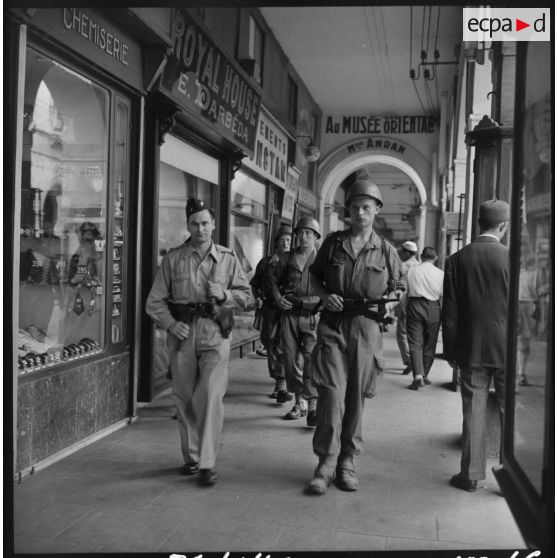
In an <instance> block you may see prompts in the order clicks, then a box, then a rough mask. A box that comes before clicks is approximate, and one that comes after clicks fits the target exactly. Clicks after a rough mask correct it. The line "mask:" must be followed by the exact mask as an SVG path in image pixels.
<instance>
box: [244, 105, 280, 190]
mask: <svg viewBox="0 0 558 558" xmlns="http://www.w3.org/2000/svg"><path fill="white" fill-rule="evenodd" d="M287 145H288V138H287V134H285V133H284V132H283V131H282V130H281V129H280V128H279V127H278V125H276V124H275V123H274V122H273V121H272V120H271V118H270V117H269V116H267V115H266V113H265V112H264V111H263V110H262V111H261V112H260V118H259V120H258V127H257V131H256V144H255V147H254V153H253V154H252V156H251V157H249V158H248V157H246V158H245V159H244V160H243V161H242V164H243V165H245V166H247V167H248V168H251V169H252V170H255V171H256V172H257V173H258V174H260V175H262V176H263V177H264V178H268V179H269V180H271V181H272V182H274V183H275V184H277V185H279V186H282V187H283V188H285V186H286V183H287V166H288V161H287Z"/></svg>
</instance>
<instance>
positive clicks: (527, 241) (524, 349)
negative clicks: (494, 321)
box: [514, 42, 552, 495]
mask: <svg viewBox="0 0 558 558" xmlns="http://www.w3.org/2000/svg"><path fill="white" fill-rule="evenodd" d="M550 67H551V65H550V50H549V47H548V44H547V43H542V42H541V43H530V44H529V46H528V48H527V57H526V72H527V73H526V80H525V84H526V90H525V112H524V114H525V122H524V129H523V137H522V138H521V142H522V145H523V186H522V196H521V197H522V204H521V205H522V211H521V213H522V214H521V224H520V229H521V231H520V255H519V281H518V289H517V304H518V306H517V341H516V342H517V359H516V368H515V370H516V384H517V388H516V402H515V417H514V422H515V428H514V449H515V451H514V454H515V458H516V459H517V461H518V463H519V465H520V466H521V468H522V469H523V471H524V472H525V473H526V475H527V477H528V478H529V481H530V482H531V484H532V485H533V487H534V488H535V490H536V491H537V492H538V493H539V495H540V494H541V491H542V490H543V485H542V471H543V450H544V435H545V418H546V416H545V399H546V397H545V395H546V394H545V390H546V389H547V386H546V365H547V351H548V326H549V317H550V316H549V313H550V312H551V308H550V290H551V278H550V270H551V260H550V258H551V252H550V234H551V230H552V222H551V219H552V214H551V208H552V200H551V188H552V174H551V173H552V169H551V163H552V136H551V130H552V104H551V103H552V98H551V95H552V93H551V82H550Z"/></svg>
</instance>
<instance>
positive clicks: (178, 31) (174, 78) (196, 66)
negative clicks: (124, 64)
mask: <svg viewBox="0 0 558 558" xmlns="http://www.w3.org/2000/svg"><path fill="white" fill-rule="evenodd" d="M194 17H195V16H193V15H192V14H190V13H189V12H187V11H177V13H176V19H175V27H174V47H173V50H172V53H171V55H170V57H169V60H168V62H167V64H166V66H165V69H164V70H163V75H162V78H161V89H162V90H163V91H164V92H165V93H166V94H167V95H169V96H170V97H171V98H172V99H173V100H174V101H176V102H177V103H178V104H179V106H180V107H182V108H184V109H185V110H186V111H188V112H190V113H191V114H193V115H194V116H196V117H197V118H198V119H201V120H202V121H203V122H205V123H207V124H210V125H211V127H212V128H213V129H214V130H215V131H217V132H218V133H219V134H221V135H222V136H223V137H225V138H227V139H228V140H230V141H232V142H233V143H235V144H236V145H237V146H239V147H240V148H241V149H242V150H243V151H244V152H248V153H250V154H252V152H253V149H254V141H255V137H256V126H257V124H258V118H259V113H260V102H261V96H260V95H259V93H258V92H257V91H256V90H255V89H254V88H253V87H251V85H250V83H249V82H248V79H247V78H246V77H245V76H244V74H243V71H242V70H241V69H240V66H238V65H237V64H236V62H234V61H233V60H232V59H231V58H230V57H229V56H228V55H227V54H226V53H225V52H224V51H223V50H222V49H221V48H220V47H219V46H217V44H216V43H215V42H214V41H213V40H212V39H211V38H210V36H209V34H208V33H207V31H205V29H204V28H202V24H201V23H198V22H197V20H195V19H194Z"/></svg>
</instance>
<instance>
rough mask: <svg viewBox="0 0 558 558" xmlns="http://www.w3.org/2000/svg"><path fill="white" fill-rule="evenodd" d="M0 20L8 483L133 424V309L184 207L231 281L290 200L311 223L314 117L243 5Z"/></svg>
mask: <svg viewBox="0 0 558 558" xmlns="http://www.w3.org/2000/svg"><path fill="white" fill-rule="evenodd" d="M7 16H8V29H9V48H10V60H11V64H10V66H9V68H7V71H8V72H9V78H10V79H9V83H10V84H11V90H10V98H9V105H10V108H11V109H13V110H10V111H9V114H10V115H11V117H10V118H11V119H10V121H9V134H10V138H11V142H10V144H11V152H10V157H11V159H10V163H11V164H10V165H9V167H10V169H9V173H8V175H7V177H6V178H7V179H8V181H9V192H10V196H9V198H6V199H9V200H10V210H9V211H7V212H6V213H8V214H9V219H8V222H7V225H8V227H7V228H8V230H11V235H10V239H9V241H8V240H6V244H7V245H8V247H9V250H8V251H7V253H8V254H9V258H10V263H11V265H10V266H9V268H10V271H11V277H10V279H11V281H10V285H11V286H10V290H11V294H12V296H11V299H12V305H11V314H12V328H11V331H10V334H11V341H12V343H11V345H12V347H13V350H12V352H11V355H10V358H8V362H9V365H10V366H11V369H12V371H13V375H12V377H11V379H12V394H13V403H14V406H13V434H14V435H13V463H14V472H15V473H16V474H19V475H23V474H26V473H28V472H29V471H31V470H32V469H33V468H34V467H35V468H38V467H41V466H44V465H45V464H48V462H50V461H52V460H54V459H57V458H59V457H61V456H63V455H65V454H66V453H68V452H70V451H73V450H74V449H76V448H77V447H79V446H80V445H83V444H84V443H87V442H89V441H92V440H94V439H95V438H96V437H98V436H101V435H104V434H106V433H108V432H110V431H112V430H114V429H115V428H119V427H121V426H123V425H125V424H127V423H128V422H130V421H131V420H134V417H135V416H136V407H137V403H138V402H141V401H150V400H151V399H152V398H153V397H155V396H156V395H157V394H158V393H160V392H161V391H163V390H164V389H166V388H167V387H168V386H169V385H170V384H169V380H168V379H167V368H168V363H167V362H166V354H165V352H166V351H165V335H166V334H165V332H163V331H160V330H157V329H156V328H155V327H154V325H153V324H152V323H151V322H150V321H149V319H148V318H147V316H146V315H145V312H144V303H145V299H146V298H147V294H148V292H149V289H150V286H151V282H152V280H153V277H154V274H155V272H156V270H157V267H158V265H159V263H160V261H161V258H162V256H163V255H164V254H165V253H166V251H168V250H170V249H171V248H173V247H175V246H177V245H180V244H181V243H182V242H184V241H185V240H186V238H187V235H188V233H187V229H186V219H185V206H186V200H187V198H188V197H191V196H193V197H197V198H201V199H203V200H205V201H206V202H208V203H210V204H211V205H212V206H213V207H214V208H215V211H216V214H217V229H216V235H215V241H216V242H219V243H221V244H224V245H227V246H230V247H232V248H234V249H235V251H236V252H237V254H238V255H239V258H240V259H241V261H242V263H243V266H244V268H245V270H246V272H247V273H248V274H250V273H251V272H252V271H253V270H254V269H255V266H256V264H257V262H258V261H259V259H260V258H261V257H262V256H263V255H264V254H265V253H266V252H267V250H268V249H269V247H270V240H269V239H270V238H271V237H272V235H273V232H274V230H275V229H276V227H277V226H279V224H280V223H291V222H292V221H293V219H296V218H297V213H298V211H299V210H298V207H299V199H298V198H299V197H300V198H301V199H303V200H305V203H306V205H305V206H304V210H305V211H307V212H310V213H315V210H316V207H315V206H314V207H312V204H313V203H314V202H315V201H316V197H315V194H314V193H313V192H314V191H315V180H316V176H315V174H314V173H313V168H312V166H311V165H309V164H308V161H307V160H306V157H305V149H304V142H305V141H307V140H306V139H305V138H306V137H308V136H314V135H315V134H316V131H317V129H318V125H319V120H320V116H321V115H320V111H319V108H318V107H317V105H316V104H315V102H314V101H313V99H312V97H311V96H310V94H309V93H308V91H307V89H306V87H305V85H304V83H303V82H302V80H301V79H300V77H299V76H298V75H297V74H296V72H295V70H294V68H292V66H291V65H290V63H289V60H288V58H287V57H286V55H285V54H284V52H283V51H282V49H281V47H280V45H279V44H278V43H277V41H276V40H275V38H274V37H273V34H272V33H271V31H270V29H269V28H268V27H267V26H266V24H265V21H264V20H263V18H262V17H261V15H260V13H259V11H258V10H257V9H256V8H197V9H178V8H130V9H103V10H95V9H91V8H46V9H24V8H21V9H11V10H9V12H8V13H7ZM312 141H313V142H314V138H313V137H312ZM7 187H8V186H7ZM299 192H302V195H300V194H299ZM300 206H301V207H302V205H300ZM253 319H254V317H253V308H248V309H247V311H246V312H243V313H242V314H239V315H238V316H236V317H235V323H236V325H235V330H234V331H233V344H232V347H233V355H234V356H241V355H242V351H243V350H244V349H245V348H250V347H252V346H253V344H254V342H255V340H256V339H257V338H258V336H259V333H258V332H257V331H256V330H254V329H253V327H252V324H253Z"/></svg>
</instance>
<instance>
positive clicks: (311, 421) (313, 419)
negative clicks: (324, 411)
mask: <svg viewBox="0 0 558 558" xmlns="http://www.w3.org/2000/svg"><path fill="white" fill-rule="evenodd" d="M306 424H307V425H308V426H316V424H318V413H317V412H316V410H315V409H310V410H309V411H308V415H307V417H306Z"/></svg>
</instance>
